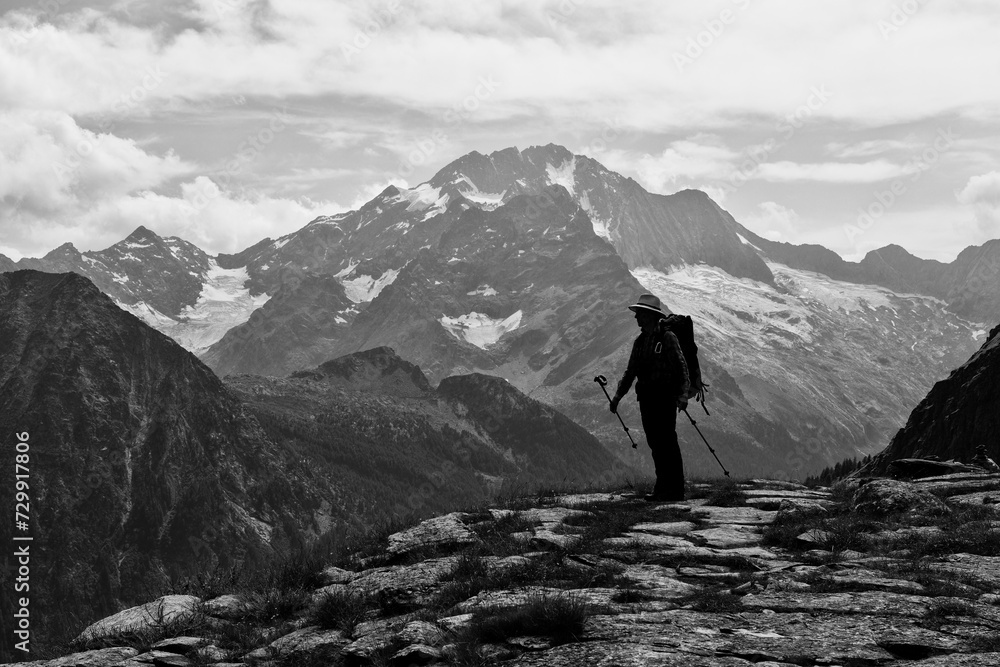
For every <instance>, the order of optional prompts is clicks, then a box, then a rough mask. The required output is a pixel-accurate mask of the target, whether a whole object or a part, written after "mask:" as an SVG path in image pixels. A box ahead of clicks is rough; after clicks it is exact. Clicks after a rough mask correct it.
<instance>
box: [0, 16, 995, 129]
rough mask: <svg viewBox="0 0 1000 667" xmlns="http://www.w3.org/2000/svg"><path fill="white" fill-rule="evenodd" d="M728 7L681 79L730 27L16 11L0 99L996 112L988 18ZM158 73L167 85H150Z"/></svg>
mask: <svg viewBox="0 0 1000 667" xmlns="http://www.w3.org/2000/svg"><path fill="white" fill-rule="evenodd" d="M740 4H745V5H746V7H738V5H740ZM945 4H949V5H950V4H954V3H945ZM731 5H732V6H731V7H729V8H730V9H734V11H736V9H738V10H739V11H736V14H737V21H736V22H735V23H734V24H732V25H729V26H728V27H727V28H726V30H725V31H724V32H722V33H720V34H719V35H717V36H715V37H712V36H711V35H710V37H712V39H710V40H709V42H710V43H708V44H707V45H706V46H703V48H702V51H703V53H701V54H700V55H699V56H698V58H697V60H696V62H694V63H693V65H691V66H690V67H688V68H687V69H686V70H685V71H684V72H679V71H676V68H675V67H674V66H673V62H674V60H673V55H674V54H676V53H679V52H683V50H684V49H685V48H686V45H688V44H689V43H690V40H691V39H693V38H696V37H698V36H700V34H701V33H702V32H704V31H705V30H706V23H708V22H711V21H713V20H715V19H716V18H717V12H715V11H713V10H712V9H711V8H707V7H706V6H704V5H701V4H697V3H662V2H652V1H642V2H635V3H628V4H627V5H622V4H621V3H614V2H611V0H589V1H588V2H586V3H583V2H577V1H576V0H548V1H547V2H544V3H529V2H525V1H518V2H509V1H508V2H501V0H493V1H488V2H481V3H464V2H441V1H439V2H427V3H421V2H409V1H406V2H403V1H400V2H397V3H390V2H386V3H384V4H370V3H363V2H328V1H327V0H298V1H297V2H286V3H264V2H252V1H251V0H189V2H186V3H184V4H183V5H181V7H182V8H183V9H178V10H175V14H176V17H175V18H174V20H172V21H167V20H164V21H161V22H159V23H158V24H156V25H155V26H147V25H133V24H130V23H128V22H127V21H128V19H127V18H126V17H124V16H123V15H122V14H116V15H110V14H108V15H103V16H102V15H101V14H99V13H98V12H96V10H80V11H76V12H72V11H71V12H67V13H64V14H61V15H59V16H58V17H40V18H42V19H44V21H47V22H43V21H41V20H39V18H33V17H32V16H31V15H30V14H27V13H23V12H22V13H17V14H15V13H7V14H4V15H2V16H0V82H3V83H0V100H2V101H3V103H5V104H8V105H11V106H17V107H21V108H25V107H27V108H48V109H59V110H66V111H68V112H70V113H73V114H79V113H100V112H103V111H108V110H110V109H111V108H113V106H114V105H115V104H116V103H120V101H121V99H122V97H123V96H125V97H126V99H132V97H133V96H132V94H133V93H137V96H139V97H142V99H141V100H135V101H136V104H135V106H134V107H132V108H130V109H129V112H130V113H138V114H142V113H148V112H149V111H150V110H154V109H162V108H166V107H168V106H169V105H170V104H177V103H182V104H183V103H188V104H190V103H196V102H198V101H204V100H213V99H219V98H224V97H227V96H230V95H234V94H247V95H273V96H279V97H281V96H296V95H298V96H318V95H323V94H334V93H336V94H341V95H345V96H349V97H353V98H356V99H367V100H373V101H382V102H383V103H390V102H391V103H394V104H401V105H404V106H406V107H409V108H412V109H418V110H424V111H428V110H435V111H444V110H446V109H448V108H451V107H453V106H454V105H455V104H459V103H461V101H462V100H463V99H464V98H465V97H466V96H468V95H469V94H470V93H472V91H473V90H474V89H475V86H476V85H477V81H478V80H479V79H480V77H483V76H493V77H495V79H496V80H498V81H500V82H501V83H502V86H501V87H500V89H499V91H498V92H497V95H496V99H495V100H494V101H493V105H492V106H491V109H492V112H493V113H497V114H503V116H504V117H507V118H513V117H516V116H517V115H518V114H523V113H528V112H530V113H537V112H538V110H540V109H543V110H544V112H545V113H546V114H548V115H550V116H551V117H553V118H556V119H562V120H576V119H579V118H580V115H581V114H580V112H581V108H585V109H586V110H587V114H586V115H588V116H591V117H595V116H596V117H605V118H609V117H614V115H616V113H617V112H621V113H623V117H624V119H625V120H626V122H629V123H631V124H633V125H635V126H636V127H639V128H642V129H646V130H653V131H658V130H662V129H664V128H674V129H676V128H681V127H690V126H691V125H692V124H700V125H702V126H710V125H712V124H717V125H725V126H732V125H733V124H734V123H739V122H741V118H740V116H738V115H734V114H733V113H732V112H733V110H734V109H736V110H740V111H741V112H743V113H744V114H758V115H761V116H763V117H766V118H770V119H777V118H784V117H785V116H787V115H788V114H789V113H792V112H794V111H795V110H796V109H797V108H798V107H800V106H801V105H802V104H803V101H804V100H805V99H807V97H808V95H809V91H810V90H811V89H812V88H813V87H815V86H819V85H826V86H828V87H829V90H831V91H832V92H833V97H832V99H831V100H830V101H829V103H825V104H823V105H822V108H820V109H818V110H817V111H816V114H817V115H818V116H825V117H827V118H837V119H852V120H857V121H861V122H863V123H872V122H893V121H898V120H900V119H906V118H910V119H914V118H926V117H928V116H932V115H935V114H939V113H945V112H951V111H953V110H955V109H958V110H962V112H963V113H966V112H967V113H974V112H977V111H979V110H982V109H990V108H996V106H997V102H998V95H1000V93H998V91H997V90H996V87H995V86H977V85H969V84H968V81H967V80H966V79H965V78H964V77H962V76H956V75H955V73H956V72H963V71H967V68H968V63H969V62H975V63H977V68H978V69H979V71H994V70H996V69H998V68H1000V51H998V50H997V49H996V48H994V45H993V43H994V33H995V26H994V25H993V20H992V14H991V12H992V9H991V7H990V6H989V5H988V4H985V3H976V2H967V3H958V5H959V6H958V7H957V8H956V7H945V6H943V5H942V6H938V5H929V6H926V7H923V8H922V9H921V11H920V14H919V16H917V17H915V18H913V19H912V20H910V21H909V22H908V23H907V25H905V26H903V27H902V28H901V29H900V30H899V31H898V33H897V34H894V35H893V37H892V41H891V43H887V41H886V40H885V39H883V38H882V36H881V35H880V33H879V31H878V28H877V23H878V21H879V20H882V19H884V18H885V16H884V15H887V11H883V9H884V8H882V7H881V6H880V5H878V4H877V3H860V2H854V3H851V2H845V3H827V4H825V5H824V6H823V7H822V10H821V14H820V15H819V16H816V15H815V11H816V9H815V8H814V7H811V6H807V4H803V3H797V2H793V1H792V0H774V2H772V3H770V4H769V5H768V6H767V7H766V9H765V7H764V6H757V4H756V3H731ZM727 6H728V3H727ZM392 7H398V9H397V10H393V9H392ZM775 16H780V17H781V20H780V21H776V20H774V17H775ZM165 25H167V26H170V25H173V26H174V27H173V29H172V30H171V29H167V28H164V26H165ZM788 25H795V26H797V28H796V30H795V31H788V30H787V26H788ZM803 44H811V45H815V46H814V47H813V48H803ZM820 45H822V47H821V48H820ZM207 63H210V64H211V66H210V67H206V64H207ZM872 63H878V66H877V67H875V66H873V65H872ZM150 71H160V72H162V73H163V76H162V77H161V78H162V80H161V81H159V82H158V83H156V84H155V85H153V86H150V85H148V84H149V83H151V82H152V81H151V80H150V79H149V72H150ZM761 72H766V73H767V76H766V77H762V76H759V74H760V73H761ZM444 73H447V76H444V75H443V74H444ZM887 91H891V94H887ZM182 101H183V102H182Z"/></svg>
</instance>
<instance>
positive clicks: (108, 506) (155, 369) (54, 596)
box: [0, 270, 620, 633]
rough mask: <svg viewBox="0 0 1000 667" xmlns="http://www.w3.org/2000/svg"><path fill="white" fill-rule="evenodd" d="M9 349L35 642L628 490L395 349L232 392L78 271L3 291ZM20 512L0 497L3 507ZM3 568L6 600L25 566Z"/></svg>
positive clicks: (0, 350)
mask: <svg viewBox="0 0 1000 667" xmlns="http://www.w3.org/2000/svg"><path fill="white" fill-rule="evenodd" d="M0 341H3V345H0V429H2V430H3V432H5V433H8V434H14V433H20V434H24V433H27V434H28V435H27V436H25V437H27V439H28V442H29V450H30V451H29V453H28V454H26V456H27V458H26V459H24V460H21V461H18V462H19V463H22V465H23V467H24V468H25V469H26V470H28V471H29V472H27V473H25V474H27V475H28V476H29V477H28V481H27V482H26V483H27V487H26V488H27V490H24V489H18V491H21V492H23V493H25V494H27V498H28V500H27V502H28V504H29V505H27V506H30V512H29V511H28V510H25V512H26V513H28V515H29V516H30V521H28V522H27V523H28V527H29V528H30V530H26V531H25V532H22V533H19V535H21V536H25V535H30V537H32V538H33V541H32V543H31V544H32V549H33V550H34V551H33V553H36V554H44V556H43V557H38V558H36V559H33V560H32V561H31V562H32V570H31V573H32V579H31V582H32V586H33V587H34V588H33V590H32V597H31V599H32V613H33V614H34V615H35V616H34V617H37V621H36V624H35V626H33V627H34V628H35V630H38V631H41V632H42V633H49V632H59V631H60V627H59V626H60V625H61V624H65V623H66V622H69V623H70V624H72V623H75V622H79V621H80V620H81V619H88V618H89V619H92V618H93V617H94V616H95V615H96V614H100V613H106V612H108V611H109V610H112V611H113V610H115V609H117V608H118V607H120V606H121V604H123V602H126V601H130V600H135V599H141V598H142V597H143V596H144V595H148V594H149V593H150V592H154V591H157V590H163V589H165V588H166V587H168V586H170V585H179V584H178V582H181V581H183V579H184V578H185V577H195V576H210V575H211V574H212V573H216V574H218V573H220V572H222V573H224V572H226V571H228V570H229V569H230V568H236V567H238V568H243V567H252V566H253V565H254V563H259V562H262V561H266V560H268V559H269V558H271V557H273V556H275V555H276V554H286V555H287V554H288V553H289V552H290V551H293V550H294V548H295V547H297V546H301V545H302V544H303V543H304V542H305V541H306V540H310V539H311V538H316V537H318V536H320V535H326V536H327V538H328V539H332V540H337V539H342V538H343V537H344V536H345V535H346V534H348V532H349V531H351V530H355V529H356V530H361V531H367V530H369V529H370V527H371V525H372V523H375V522H380V521H387V520H397V519H402V518H405V517H409V516H412V515H424V514H427V513H430V512H440V511H446V510H449V509H450V508H452V507H454V506H456V505H468V504H470V503H471V504H474V503H477V502H480V501H483V500H485V499H486V498H487V497H488V496H489V495H490V494H492V493H496V492H499V491H501V490H511V489H518V488H520V489H525V488H528V489H535V488H538V487H541V486H544V485H552V484H565V483H583V482H588V481H593V480H598V479H601V478H602V476H607V475H609V474H615V471H616V462H615V461H614V459H613V457H612V456H611V455H610V454H609V453H608V452H607V451H606V450H605V449H604V447H603V446H602V445H601V444H600V443H599V442H598V441H597V439H596V438H594V437H593V436H592V435H590V434H589V433H587V432H586V431H585V430H584V429H583V428H582V427H580V426H579V425H577V424H575V423H573V422H572V421H570V420H569V419H568V418H567V417H565V416H564V415H562V414H560V413H558V412H556V411H555V410H553V409H552V408H550V407H548V406H546V405H543V404H541V403H539V402H538V401H535V400H533V399H530V398H528V397H526V396H524V395H523V394H521V393H520V392H519V391H518V390H517V389H516V388H514V387H513V386H511V385H510V384H508V383H507V382H506V381H504V380H503V379H501V378H497V377H488V376H483V375H466V376H457V377H450V378H447V379H445V380H444V381H442V382H441V383H440V384H439V385H438V386H437V387H436V388H435V387H432V386H431V384H430V383H429V381H428V380H427V378H426V377H425V376H424V375H423V373H422V372H421V371H420V369H419V368H417V367H416V366H414V365H413V364H411V363H409V362H406V361H404V360H402V359H400V358H399V357H398V356H397V355H396V354H395V353H394V352H392V350H389V349H387V348H379V349H375V350H368V351H365V352H362V353H358V354H355V355H350V356H348V357H342V358H339V359H334V360H330V361H328V362H326V363H324V364H323V365H321V366H319V367H317V368H313V369H308V370H304V371H301V372H299V373H296V374H293V375H292V376H291V377H286V378H271V377H255V376H242V375H241V376H234V377H231V378H228V379H227V380H226V382H223V381H222V380H220V379H219V378H218V377H217V376H216V375H215V374H214V373H213V372H212V371H211V370H210V369H209V368H208V367H207V366H205V365H204V364H203V363H202V362H201V361H199V360H198V359H197V358H196V357H195V356H194V355H193V354H192V353H190V352H189V351H188V350H185V349H184V348H182V347H181V346H180V345H178V344H177V343H176V342H175V341H173V340H172V339H170V338H169V337H168V336H166V335H164V334H162V333H160V332H158V331H156V330H154V329H153V328H151V327H149V326H148V325H147V324H145V323H144V322H142V321H141V320H140V319H138V318H136V317H134V316H133V315H131V314H130V313H128V312H125V311H123V310H122V309H121V308H119V307H117V306H116V304H115V303H114V302H113V301H112V299H111V298H109V297H108V296H107V295H105V294H103V293H102V292H101V291H100V290H99V289H98V288H97V287H96V286H95V285H94V283H92V282H91V281H90V280H88V279H87V278H84V277H82V276H80V275H78V274H76V273H73V272H66V273H59V274H53V273H43V272H39V271H33V270H19V271H14V272H9V273H4V274H0ZM4 452H5V453H4V454H3V462H4V464H5V465H6V466H7V469H8V470H11V471H13V470H14V464H15V455H16V453H15V448H14V447H13V446H11V447H8V448H5V450H4ZM619 468H620V466H619ZM14 494H15V488H14V485H13V484H5V485H3V486H2V488H0V498H2V499H3V501H4V502H6V503H7V506H9V507H11V508H13V507H14V506H15V504H14V501H15V495H14ZM22 500H23V499H22ZM18 502H21V500H18ZM12 530H13V522H11V521H8V522H3V524H2V525H0V539H5V540H6V541H7V543H8V544H13V543H14V542H12V541H10V538H11V532H12ZM2 560H3V563H4V564H5V565H6V566H7V567H4V568H3V570H2V573H0V579H2V582H0V584H2V586H3V588H4V590H12V589H13V582H12V581H11V580H10V579H9V577H12V576H13V575H12V574H11V573H12V572H15V571H16V569H15V568H14V560H15V558H14V557H13V556H12V552H10V550H8V553H5V554H4V556H3V559H2ZM36 582H44V583H43V584H41V585H38V586H35V583H36ZM8 604H12V596H6V595H5V596H3V605H0V612H2V613H3V614H4V616H5V617H10V616H9V614H8V612H10V609H9V608H8V606H7V605H8ZM11 613H12V612H11ZM46 619H49V620H46Z"/></svg>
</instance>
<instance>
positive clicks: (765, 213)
mask: <svg viewBox="0 0 1000 667" xmlns="http://www.w3.org/2000/svg"><path fill="white" fill-rule="evenodd" d="M741 222H742V223H743V225H744V226H745V227H746V228H747V229H752V230H753V231H754V232H756V233H758V234H760V235H761V236H763V237H764V238H766V239H770V240H772V241H784V242H786V243H788V242H792V241H793V240H795V239H799V238H800V237H801V236H802V227H801V220H800V219H799V214H798V213H796V212H795V211H794V210H792V209H790V208H788V207H787V206H782V205H781V204H779V203H778V202H773V201H766V202H762V203H760V204H758V205H757V210H756V211H754V212H752V213H750V214H748V215H745V216H743V218H742V220H741Z"/></svg>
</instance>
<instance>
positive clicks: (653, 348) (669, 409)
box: [611, 294, 691, 502]
mask: <svg viewBox="0 0 1000 667" xmlns="http://www.w3.org/2000/svg"><path fill="white" fill-rule="evenodd" d="M628 309H629V310H631V311H632V312H633V313H635V321H636V324H637V325H638V326H639V329H640V330H641V332H640V333H639V335H638V337H636V339H635V342H634V343H632V353H631V354H630V355H629V358H628V366H627V367H626V369H625V373H624V375H622V379H621V381H620V382H619V383H618V389H617V390H616V391H615V395H614V398H612V399H611V412H614V413H617V412H618V404H619V403H620V402H621V400H622V398H624V397H625V395H626V394H628V391H629V389H630V388H631V387H632V383H633V382H635V397H636V400H638V401H639V414H640V415H641V416H642V430H643V431H644V432H645V433H646V444H647V445H649V449H650V451H651V452H652V454H653V465H654V467H655V468H656V486H655V487H654V488H653V492H652V493H651V494H649V495H647V496H646V497H645V498H646V500H649V501H655V502H662V501H678V500H684V461H683V460H682V458H681V449H680V446H679V445H678V444H677V410H678V409H682V408H686V407H687V400H686V399H685V398H683V397H685V396H688V395H689V392H690V386H691V384H690V382H691V381H690V376H689V374H688V367H687V362H686V361H685V360H684V353H683V352H682V351H681V347H680V343H679V342H678V340H677V337H676V336H675V335H674V334H673V333H671V332H670V331H668V330H667V329H666V328H664V327H660V326H657V324H658V323H659V322H660V320H662V319H663V318H664V317H665V316H666V313H664V312H663V308H662V306H661V304H660V300H659V299H658V298H657V297H656V296H654V295H652V294H643V295H642V296H640V297H639V299H638V301H637V302H636V303H634V304H632V305H631V306H628Z"/></svg>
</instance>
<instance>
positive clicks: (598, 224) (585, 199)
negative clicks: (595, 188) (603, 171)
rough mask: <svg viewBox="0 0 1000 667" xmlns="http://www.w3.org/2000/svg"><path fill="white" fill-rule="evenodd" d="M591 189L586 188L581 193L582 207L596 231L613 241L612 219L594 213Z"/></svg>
mask: <svg viewBox="0 0 1000 667" xmlns="http://www.w3.org/2000/svg"><path fill="white" fill-rule="evenodd" d="M589 194H590V191H589V190H584V191H583V192H582V193H580V208H582V209H583V210H584V211H585V212H586V213H587V215H588V216H589V217H590V224H591V225H592V226H593V227H594V233H595V234H597V235H598V236H600V237H601V238H602V239H604V240H605V241H608V242H609V243H610V242H611V221H610V220H604V219H603V218H599V217H597V216H596V215H595V214H594V207H593V205H592V204H591V203H590V196H589Z"/></svg>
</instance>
